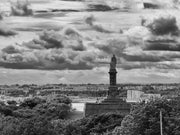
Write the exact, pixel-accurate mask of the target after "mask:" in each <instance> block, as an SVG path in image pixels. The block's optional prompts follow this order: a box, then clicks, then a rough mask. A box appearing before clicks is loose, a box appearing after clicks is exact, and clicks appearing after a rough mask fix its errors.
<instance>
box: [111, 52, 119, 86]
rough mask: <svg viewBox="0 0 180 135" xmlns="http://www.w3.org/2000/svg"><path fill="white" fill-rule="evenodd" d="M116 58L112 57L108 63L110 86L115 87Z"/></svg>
mask: <svg viewBox="0 0 180 135" xmlns="http://www.w3.org/2000/svg"><path fill="white" fill-rule="evenodd" d="M116 63H117V60H116V56H115V55H113V57H112V58H111V63H110V69H109V81H110V86H116V74H117V71H116Z"/></svg>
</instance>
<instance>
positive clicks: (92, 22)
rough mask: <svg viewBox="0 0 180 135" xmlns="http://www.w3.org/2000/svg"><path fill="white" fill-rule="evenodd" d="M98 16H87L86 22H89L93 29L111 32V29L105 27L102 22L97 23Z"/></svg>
mask: <svg viewBox="0 0 180 135" xmlns="http://www.w3.org/2000/svg"><path fill="white" fill-rule="evenodd" d="M95 21H96V18H95V17H94V16H93V15H90V16H87V17H85V20H84V22H85V23H86V24H88V25H89V26H90V27H91V29H93V30H95V31H98V32H101V33H111V31H109V30H107V29H105V28H104V27H103V26H102V25H101V24H97V23H96V22H95Z"/></svg>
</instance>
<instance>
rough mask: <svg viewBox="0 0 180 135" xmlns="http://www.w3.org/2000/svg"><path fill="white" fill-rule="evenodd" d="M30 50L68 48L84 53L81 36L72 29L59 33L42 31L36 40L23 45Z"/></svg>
mask: <svg viewBox="0 0 180 135" xmlns="http://www.w3.org/2000/svg"><path fill="white" fill-rule="evenodd" d="M24 45H25V46H26V47H28V48H30V49H40V50H41V49H51V48H57V49H59V48H70V49H72V50H77V51H84V50H85V49H86V47H85V45H84V44H83V39H82V36H81V35H80V34H79V33H78V32H77V31H76V30H74V29H73V28H65V29H63V30H62V31H61V32H55V31H53V30H52V31H44V32H42V33H41V34H40V35H39V38H38V39H34V40H32V41H30V42H26V43H24Z"/></svg>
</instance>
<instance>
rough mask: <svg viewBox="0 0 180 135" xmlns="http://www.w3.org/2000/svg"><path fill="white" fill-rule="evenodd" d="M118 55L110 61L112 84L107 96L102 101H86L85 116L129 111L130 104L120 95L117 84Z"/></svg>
mask: <svg viewBox="0 0 180 135" xmlns="http://www.w3.org/2000/svg"><path fill="white" fill-rule="evenodd" d="M116 64H117V60H116V56H115V55H113V57H112V58H111V62H110V69H109V81H110V86H109V89H108V94H107V97H106V98H105V99H104V100H103V101H102V102H100V103H86V104H85V116H89V115H94V114H101V113H107V112H121V113H125V114H127V113H129V111H130V104H128V103H127V102H126V101H124V100H123V99H122V98H121V97H120V91H121V90H119V89H118V87H117V85H116V74H117V71H116Z"/></svg>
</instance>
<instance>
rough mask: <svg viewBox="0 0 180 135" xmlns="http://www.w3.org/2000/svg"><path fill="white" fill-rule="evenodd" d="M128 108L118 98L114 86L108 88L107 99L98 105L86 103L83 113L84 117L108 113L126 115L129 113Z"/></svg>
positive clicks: (117, 91) (126, 104)
mask: <svg viewBox="0 0 180 135" xmlns="http://www.w3.org/2000/svg"><path fill="white" fill-rule="evenodd" d="M130 107H131V105H130V104H128V103H127V102H126V101H124V100H123V99H121V98H120V96H119V90H118V88H117V87H116V86H113V87H111V86H110V87H109V91H108V96H107V98H105V99H104V100H103V101H102V102H100V103H86V104H85V110H84V111H85V116H90V115H95V114H101V113H108V112H119V113H122V114H128V113H129V112H130Z"/></svg>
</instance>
